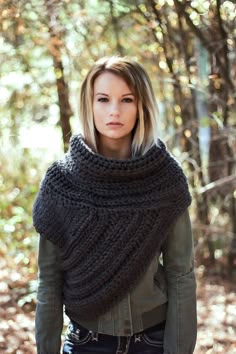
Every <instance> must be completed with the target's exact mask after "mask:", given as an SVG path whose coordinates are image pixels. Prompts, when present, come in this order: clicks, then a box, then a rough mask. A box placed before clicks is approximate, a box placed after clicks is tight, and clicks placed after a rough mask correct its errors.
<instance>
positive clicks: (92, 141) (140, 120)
mask: <svg viewBox="0 0 236 354" xmlns="http://www.w3.org/2000/svg"><path fill="white" fill-rule="evenodd" d="M104 72H110V73H112V74H115V75H117V76H119V77H121V78H122V79H123V80H124V81H125V82H126V83H127V85H128V86H129V88H130V89H131V90H132V92H133V93H134V95H135V97H136V100H137V111H138V117H137V123H136V125H135V128H134V132H133V139H132V147H131V148H132V156H136V155H138V154H141V155H143V154H144V153H145V152H147V151H148V150H149V149H150V148H151V147H152V146H153V145H154V144H156V143H157V141H158V129H157V116H158V111H157V104H156V99H155V95H154V91H153V88H152V84H151V81H150V78H149V76H148V74H147V72H146V71H145V69H144V68H143V67H142V66H141V65H140V64H139V63H137V62H136V61H134V60H132V59H130V58H128V57H118V56H112V57H104V58H101V59H99V60H98V61H96V62H95V64H94V65H93V66H92V68H91V69H90V70H89V72H88V74H87V76H86V77H85V79H84V81H83V83H82V86H81V92H80V123H81V128H82V135H83V137H84V139H85V141H86V142H87V144H88V145H89V146H90V147H91V148H92V149H93V150H94V152H98V147H97V132H96V128H95V126H94V119H93V96H94V82H95V80H96V78H97V77H98V76H99V75H101V74H102V73H104Z"/></svg>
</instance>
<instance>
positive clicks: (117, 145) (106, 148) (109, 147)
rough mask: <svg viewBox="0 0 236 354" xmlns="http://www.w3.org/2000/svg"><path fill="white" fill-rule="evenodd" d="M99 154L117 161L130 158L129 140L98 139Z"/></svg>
mask: <svg viewBox="0 0 236 354" xmlns="http://www.w3.org/2000/svg"><path fill="white" fill-rule="evenodd" d="M98 152H99V154H101V155H103V156H105V157H108V158H113V159H117V160H126V159H129V158H130V157H131V139H130V138H128V139H116V140H113V139H112V141H111V139H106V138H102V139H101V138H99V139H98Z"/></svg>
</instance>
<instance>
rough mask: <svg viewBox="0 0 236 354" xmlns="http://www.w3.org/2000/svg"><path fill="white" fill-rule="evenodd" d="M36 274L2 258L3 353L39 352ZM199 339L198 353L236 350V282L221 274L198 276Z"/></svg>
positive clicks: (0, 313) (0, 350)
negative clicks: (23, 271) (32, 292)
mask: <svg viewBox="0 0 236 354" xmlns="http://www.w3.org/2000/svg"><path fill="white" fill-rule="evenodd" d="M34 277H35V275H33V274H32V275H31V276H29V275H28V276H22V274H21V272H20V269H19V270H16V267H15V266H13V264H12V263H11V262H10V261H9V260H8V261H7V259H6V257H3V258H1V259H0V318H1V322H0V354H35V353H36V351H35V341H34V315H35V312H34V309H35V301H34V295H33V296H30V295H28V291H29V284H30V283H32V282H33V281H34ZM197 295H198V340H197V346H196V350H195V352H194V354H217V353H223V354H236V348H235V347H236V346H235V335H236V285H234V284H232V283H231V282H230V281H229V280H227V279H226V278H225V279H222V277H220V276H219V275H218V276H216V275H215V276H212V275H211V276H210V275H208V276H204V275H201V276H198V290H197Z"/></svg>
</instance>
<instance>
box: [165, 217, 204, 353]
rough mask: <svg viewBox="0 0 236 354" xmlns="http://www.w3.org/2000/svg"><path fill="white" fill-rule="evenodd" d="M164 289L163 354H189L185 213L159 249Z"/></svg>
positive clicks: (190, 297) (192, 327) (191, 301)
mask: <svg viewBox="0 0 236 354" xmlns="http://www.w3.org/2000/svg"><path fill="white" fill-rule="evenodd" d="M163 265H164V269H165V274H166V279H167V286H168V310H167V319H166V329H165V337H164V354H192V353H193V351H194V347H195V343H196V334H197V320H196V317H197V316H196V280H195V274H194V256H193V238H192V230H191V224H190V219H189V214H188V211H185V212H184V213H183V214H182V215H181V216H180V217H179V219H178V220H177V222H176V224H175V226H174V228H173V230H172V232H171V233H170V235H169V236H168V239H167V240H166V242H165V244H164V247H163Z"/></svg>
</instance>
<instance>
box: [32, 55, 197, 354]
mask: <svg viewBox="0 0 236 354" xmlns="http://www.w3.org/2000/svg"><path fill="white" fill-rule="evenodd" d="M80 119H81V127H82V134H81V135H75V136H73V137H72V139H71V142H70V149H69V151H68V153H67V154H65V156H64V158H63V159H62V160H60V161H57V162H55V163H54V164H53V165H52V166H51V167H50V168H49V169H48V171H47V173H46V175H45V177H44V179H43V181H42V183H41V187H40V191H39V193H38V196H37V198H36V201H35V204H34V208H33V220H34V225H35V227H36V230H37V231H38V232H39V233H40V245H39V288H38V304H37V310H36V342H37V348H38V353H39V354H49V353H50V354H59V353H60V346H61V333H62V328H63V306H65V312H66V314H67V316H68V317H69V319H70V324H69V326H68V329H67V332H66V336H65V341H64V345H63V353H64V354H69V353H73V354H83V353H103V354H104V353H110V354H115V353H117V354H118V353H119V354H121V353H129V354H131V353H132V354H133V353H140V354H141V353H142V354H144V353H146V354H148V353H149V354H151V353H153V354H154V353H155V354H160V353H165V354H191V353H193V350H194V346H195V341H196V284H195V276H194V269H193V267H194V265H193V240H192V233H191V225H190V221H189V215H188V206H189V205H190V202H191V197H190V194H189V191H188V186H187V182H186V178H185V176H184V174H183V171H182V169H181V167H180V166H179V165H178V163H177V162H176V161H175V159H174V158H173V157H172V156H171V155H170V154H169V153H168V151H167V150H166V147H165V145H164V144H163V142H162V141H161V140H160V139H158V136H157V128H156V121H157V109H156V103H155V97H154V93H153V89H152V85H151V82H150V79H149V77H148V75H147V73H146V72H145V70H144V69H143V67H142V66H141V65H139V64H138V63H137V62H135V61H132V60H130V59H128V58H120V57H110V58H103V59H100V60H99V61H98V62H96V63H95V64H94V66H93V67H92V68H91V70H90V71H89V73H88V74H87V77H86V78H85V80H84V82H83V84H82V88H81V100H80Z"/></svg>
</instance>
